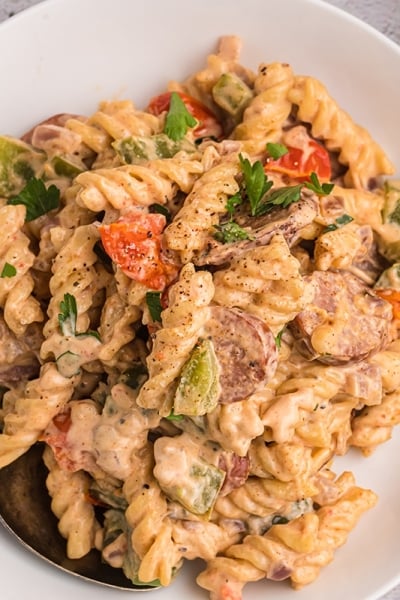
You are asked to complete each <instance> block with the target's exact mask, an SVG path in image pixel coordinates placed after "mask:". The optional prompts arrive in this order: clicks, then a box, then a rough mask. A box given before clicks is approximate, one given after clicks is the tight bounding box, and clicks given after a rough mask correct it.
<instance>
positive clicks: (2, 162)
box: [0, 136, 46, 198]
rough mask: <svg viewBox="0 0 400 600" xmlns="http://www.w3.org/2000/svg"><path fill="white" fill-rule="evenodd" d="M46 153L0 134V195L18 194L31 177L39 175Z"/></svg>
mask: <svg viewBox="0 0 400 600" xmlns="http://www.w3.org/2000/svg"><path fill="white" fill-rule="evenodd" d="M45 161H46V154H45V153H44V152H39V151H37V150H34V148H32V146H30V145H29V144H26V143H25V142H22V141H21V140H18V139H16V138H12V137H8V136H0V196H3V197H5V198H10V197H12V196H15V195H17V194H19V192H20V191H21V190H22V188H23V187H24V186H25V185H26V183H27V182H28V181H29V180H30V179H32V177H40V176H41V174H42V172H43V166H44V163H45Z"/></svg>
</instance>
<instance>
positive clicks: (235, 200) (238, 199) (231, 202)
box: [226, 192, 243, 219]
mask: <svg viewBox="0 0 400 600" xmlns="http://www.w3.org/2000/svg"><path fill="white" fill-rule="evenodd" d="M242 202H243V198H242V196H241V194H240V192H237V194H235V195H234V196H231V197H230V198H228V200H227V201H226V211H227V213H228V215H229V216H230V218H231V219H232V218H233V214H234V212H235V210H236V207H237V206H239V204H242Z"/></svg>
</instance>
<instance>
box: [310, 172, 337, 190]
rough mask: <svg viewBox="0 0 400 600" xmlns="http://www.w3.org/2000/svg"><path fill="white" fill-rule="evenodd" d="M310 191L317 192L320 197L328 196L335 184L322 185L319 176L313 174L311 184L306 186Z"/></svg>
mask: <svg viewBox="0 0 400 600" xmlns="http://www.w3.org/2000/svg"><path fill="white" fill-rule="evenodd" d="M304 185H305V186H306V187H307V188H308V189H309V190H312V191H313V192H315V193H316V194H317V195H318V196H327V195H328V194H330V193H331V191H332V190H333V188H334V184H333V183H322V184H321V183H320V181H319V179H318V175H317V174H316V173H314V172H313V173H311V175H310V182H307V183H305V184H304Z"/></svg>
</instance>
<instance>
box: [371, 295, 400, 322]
mask: <svg viewBox="0 0 400 600" xmlns="http://www.w3.org/2000/svg"><path fill="white" fill-rule="evenodd" d="M374 292H375V294H377V296H379V297H380V298H383V299H384V300H386V301H387V302H390V304H391V305H392V308H393V319H395V320H396V321H398V320H400V290H394V289H392V288H378V289H375V290H374Z"/></svg>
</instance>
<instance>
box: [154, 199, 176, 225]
mask: <svg viewBox="0 0 400 600" xmlns="http://www.w3.org/2000/svg"><path fill="white" fill-rule="evenodd" d="M149 212H151V213H158V214H159V215H164V217H165V218H166V219H167V223H170V221H171V213H170V212H169V210H168V208H167V207H166V206H164V205H163V204H158V203H157V202H155V203H154V204H150V206H149Z"/></svg>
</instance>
